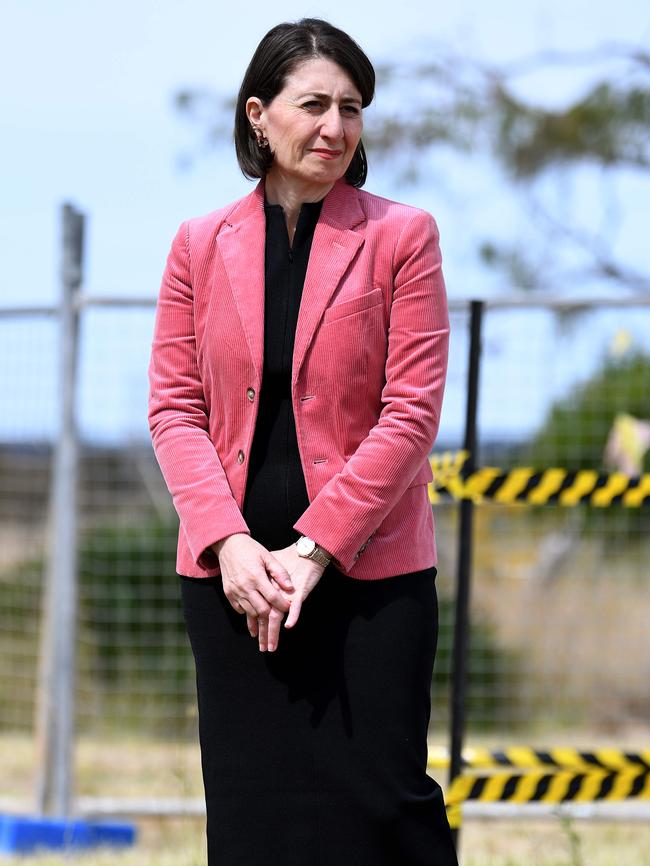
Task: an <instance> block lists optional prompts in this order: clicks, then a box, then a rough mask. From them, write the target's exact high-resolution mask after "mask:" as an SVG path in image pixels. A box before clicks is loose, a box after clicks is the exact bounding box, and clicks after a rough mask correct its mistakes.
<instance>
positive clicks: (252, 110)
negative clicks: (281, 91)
mask: <svg viewBox="0 0 650 866" xmlns="http://www.w3.org/2000/svg"><path fill="white" fill-rule="evenodd" d="M263 110H264V106H263V105H262V101H261V100H260V99H258V98H257V96H250V97H249V98H248V99H247V100H246V116H247V117H248V120H249V122H250V123H255V124H258V123H259V122H260V118H261V116H262V112H263Z"/></svg>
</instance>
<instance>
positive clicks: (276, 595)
mask: <svg viewBox="0 0 650 866" xmlns="http://www.w3.org/2000/svg"><path fill="white" fill-rule="evenodd" d="M256 589H257V592H258V593H259V595H260V598H259V599H258V600H257V603H259V604H262V608H261V609H260V613H261V615H262V616H268V614H269V612H270V611H269V607H275V608H277V609H278V610H282V611H287V610H289V603H290V602H289V599H288V598H287V597H286V596H285V595H283V594H282V593H281V592H280V590H279V589H274V587H273V585H272V584H271V582H270V581H269V580H268V578H267V579H266V580H264V581H263V583H262V585H261V586H258V587H257V588H256ZM249 597H250V598H251V600H253V593H249ZM254 603H255V602H254ZM256 606H257V605H256Z"/></svg>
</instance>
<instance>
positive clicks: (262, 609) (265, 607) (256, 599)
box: [248, 588, 272, 619]
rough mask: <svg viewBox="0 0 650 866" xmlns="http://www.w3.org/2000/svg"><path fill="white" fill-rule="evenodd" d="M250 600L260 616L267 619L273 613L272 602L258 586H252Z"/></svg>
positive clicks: (249, 593)
mask: <svg viewBox="0 0 650 866" xmlns="http://www.w3.org/2000/svg"><path fill="white" fill-rule="evenodd" d="M248 601H249V602H250V603H251V604H252V605H253V607H254V608H255V612H256V614H257V616H258V617H264V618H265V619H266V618H267V617H268V615H269V614H270V613H271V608H272V604H271V603H270V602H269V601H267V599H266V598H265V597H264V596H263V595H262V593H261V592H259V590H258V589H257V588H252V589H250V590H249V592H248Z"/></svg>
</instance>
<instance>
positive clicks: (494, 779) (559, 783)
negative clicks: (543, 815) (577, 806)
mask: <svg viewBox="0 0 650 866" xmlns="http://www.w3.org/2000/svg"><path fill="white" fill-rule="evenodd" d="M632 798H634V799H642V800H650V770H649V769H648V768H646V767H638V768H636V769H633V768H626V769H623V770H601V769H594V768H592V769H590V770H588V771H587V772H584V773H576V772H572V771H569V770H561V771H559V772H556V773H546V772H544V771H542V770H537V771H532V772H529V773H494V774H491V775H487V776H475V775H470V774H463V775H460V776H457V777H456V778H455V779H454V780H453V782H452V783H451V785H450V787H449V789H448V791H447V793H446V795H445V803H446V806H447V818H448V820H449V824H450V826H451V827H452V828H457V827H459V826H460V822H461V815H462V813H461V806H462V804H463V803H466V802H468V801H471V800H474V801H479V802H482V803H518V804H521V803H558V804H559V803H567V802H582V803H585V802H594V801H603V800H607V801H610V802H611V801H620V800H628V799H632Z"/></svg>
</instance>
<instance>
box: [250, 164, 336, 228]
mask: <svg viewBox="0 0 650 866" xmlns="http://www.w3.org/2000/svg"><path fill="white" fill-rule="evenodd" d="M334 183H335V181H333V182H332V183H325V184H324V183H308V182H305V181H302V180H300V179H299V178H294V177H287V176H286V175H285V176H282V175H281V174H280V173H278V172H274V171H273V170H271V171H269V172H268V173H267V175H266V178H265V181H264V190H265V193H266V200H267V201H268V203H269V204H279V205H282V210H283V211H284V214H285V217H286V219H287V223H289V224H294V225H295V223H296V221H297V219H298V215H299V214H300V205H301V204H302V203H303V202H316V201H320V200H321V199H323V198H325V196H326V195H327V193H328V192H329V191H330V190H331V189H332V187H333V186H334Z"/></svg>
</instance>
